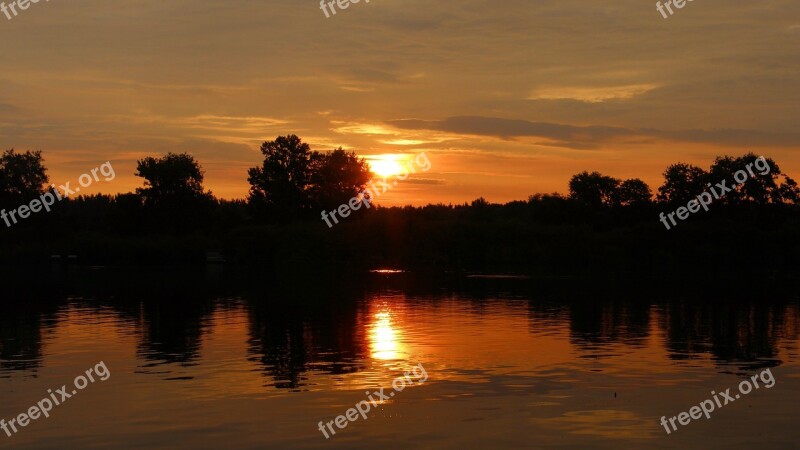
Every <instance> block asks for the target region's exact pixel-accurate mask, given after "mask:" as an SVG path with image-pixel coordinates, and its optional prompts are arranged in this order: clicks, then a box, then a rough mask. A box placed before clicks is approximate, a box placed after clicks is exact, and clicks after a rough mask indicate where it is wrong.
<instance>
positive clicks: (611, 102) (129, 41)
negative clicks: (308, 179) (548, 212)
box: [0, 0, 800, 205]
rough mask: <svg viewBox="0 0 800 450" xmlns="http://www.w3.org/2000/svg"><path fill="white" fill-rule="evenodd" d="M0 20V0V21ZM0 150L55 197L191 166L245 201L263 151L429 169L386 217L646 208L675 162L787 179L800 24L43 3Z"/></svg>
mask: <svg viewBox="0 0 800 450" xmlns="http://www.w3.org/2000/svg"><path fill="white" fill-rule="evenodd" d="M6 2H7V3H8V0H6ZM0 39H2V41H3V42H4V45H3V48H2V56H1V57H0V68H1V69H0V148H3V149H8V148H12V147H13V148H16V149H18V150H42V151H43V153H44V156H45V162H46V165H47V166H48V168H49V173H50V176H51V181H52V182H55V183H63V182H65V181H68V180H76V179H77V178H78V176H79V175H81V174H82V173H84V172H87V171H89V170H90V169H92V168H94V167H97V166H98V165H99V164H101V163H103V162H105V161H107V160H110V161H111V162H112V164H113V165H114V168H115V169H116V172H117V178H116V180H114V181H113V182H110V183H100V184H97V185H95V186H93V190H94V192H98V191H99V192H105V193H115V192H127V191H130V190H132V189H135V188H136V187H137V186H139V185H141V180H140V179H138V178H136V177H134V176H133V173H134V171H135V164H136V160H137V159H139V158H142V157H144V156H147V155H159V154H164V153H166V152H168V151H173V152H184V151H185V152H189V153H191V154H193V155H194V156H195V157H196V158H197V159H198V160H199V161H200V162H201V164H202V165H203V167H204V169H205V171H206V187H207V188H209V189H211V190H212V191H213V192H214V193H215V194H216V195H218V196H220V197H224V198H237V197H244V196H245V195H246V193H247V189H248V184H247V182H246V178H247V175H246V171H247V168H248V167H253V166H256V165H258V164H259V162H260V161H261V159H262V158H261V155H260V153H259V150H258V148H259V145H260V143H261V142H263V141H265V140H271V139H274V138H275V137H276V136H279V135H285V134H297V135H299V136H300V137H301V138H302V139H303V140H304V141H306V142H308V143H310V144H311V146H312V148H313V149H315V150H325V149H331V148H334V147H339V146H342V147H344V148H346V149H351V150H355V151H356V152H357V153H358V154H359V155H362V156H367V157H368V156H370V155H381V154H394V153H411V154H416V153H420V152H425V153H426V154H427V155H428V156H429V158H430V161H431V164H432V168H431V170H430V171H429V172H426V173H421V174H415V175H413V176H411V177H410V178H409V179H408V180H405V181H403V182H401V183H400V184H398V186H397V187H396V188H395V189H393V190H392V191H391V192H389V193H387V194H385V195H384V196H383V197H381V198H380V199H379V202H380V203H383V204H386V205H392V204H425V203H439V202H442V203H451V202H452V203H462V202H465V201H471V200H473V199H475V198H477V197H480V196H484V197H486V198H487V199H488V200H490V201H492V202H504V201H509V200H514V199H525V198H527V197H528V196H529V195H530V194H533V193H536V192H554V191H558V192H566V190H567V181H568V180H569V177H570V176H571V175H572V174H574V173H576V172H579V171H582V170H598V171H601V172H603V173H605V174H607V175H611V176H614V177H617V178H628V177H640V178H642V179H644V180H645V181H647V182H648V183H649V184H650V185H651V187H652V188H653V189H655V188H657V187H658V185H659V184H660V181H661V173H662V172H663V170H664V168H665V167H666V166H667V165H668V164H670V163H673V162H678V161H685V162H692V163H695V164H698V165H701V166H703V167H708V165H709V164H710V163H711V161H712V160H713V157H714V156H715V155H720V154H734V155H740V154H743V153H745V152H748V151H753V152H755V153H758V154H765V155H767V156H771V157H773V158H775V160H776V161H777V162H778V164H780V165H781V168H782V169H783V170H784V171H785V172H788V173H789V174H790V175H791V176H793V177H794V178H796V179H797V178H800V159H798V158H797V155H796V152H797V150H798V149H800V131H798V128H797V120H798V118H800V79H799V78H798V75H797V74H798V73H800V58H799V57H800V3H798V2H797V1H796V0H794V1H790V0H774V1H771V2H770V3H769V4H763V3H761V2H756V1H742V0H731V1H726V2H719V1H717V2H714V1H711V0H697V1H694V2H691V3H687V5H686V6H685V7H684V8H683V9H680V10H677V11H676V14H675V15H674V16H672V17H670V18H668V19H664V18H663V17H662V16H661V14H659V13H658V12H657V11H656V8H655V2H654V1H633V0H617V1H614V2H597V1H590V0H581V1H577V0H536V1H532V0H503V1H498V0H491V1H490V0H458V1H455V0H451V1H438V2H431V1H421V0H371V1H370V3H365V1H361V2H360V3H359V4H354V5H351V6H350V7H349V8H348V9H346V10H340V11H339V12H338V13H337V14H336V15H335V16H333V17H330V18H326V17H325V14H324V13H323V12H322V11H321V10H320V8H319V2H318V1H315V0H282V1H274V0H242V1H213V0H191V1H189V0H172V1H163V0H158V1H156V0H136V1H127V2H121V1H107V0H106V1H100V0H53V1H50V2H47V3H46V2H39V3H37V4H31V6H30V7H29V8H28V9H27V10H26V11H21V12H20V14H19V15H18V16H17V17H14V18H13V20H6V18H5V16H0Z"/></svg>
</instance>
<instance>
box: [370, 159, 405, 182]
mask: <svg viewBox="0 0 800 450" xmlns="http://www.w3.org/2000/svg"><path fill="white" fill-rule="evenodd" d="M365 158H366V160H367V163H369V166H370V169H371V170H372V173H374V174H375V175H378V176H380V177H389V176H392V175H399V174H402V173H404V172H405V171H406V170H407V169H406V168H407V166H408V159H409V156H408V155H396V154H386V155H370V156H366V157H365Z"/></svg>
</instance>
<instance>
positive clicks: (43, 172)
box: [0, 135, 800, 221]
mask: <svg viewBox="0 0 800 450" xmlns="http://www.w3.org/2000/svg"><path fill="white" fill-rule="evenodd" d="M260 150H261V154H262V155H263V157H264V160H263V162H262V164H261V165H259V166H257V167H253V168H251V169H249V170H248V172H247V175H248V177H247V181H248V183H249V184H250V190H249V193H248V196H247V199H246V201H245V202H242V201H241V200H232V201H225V200H218V199H216V198H214V196H213V194H212V192H210V191H206V190H205V188H204V186H203V180H204V172H203V169H202V167H201V165H200V163H199V162H198V161H197V160H196V159H195V158H194V157H193V156H192V155H190V154H188V153H182V154H176V153H168V154H166V155H165V156H162V157H152V156H149V157H146V158H143V159H141V160H138V161H137V164H136V173H135V175H136V176H137V177H140V178H142V179H143V186H142V187H141V188H138V189H136V191H135V192H134V193H128V194H118V195H114V196H105V195H97V196H89V197H82V200H83V201H84V202H89V201H99V202H104V203H112V204H113V203H121V204H128V205H135V206H141V207H144V208H149V209H156V210H163V211H176V210H178V211H181V212H185V211H187V210H199V211H205V212H208V210H210V209H213V208H214V207H215V206H219V205H220V204H224V203H231V204H237V205H240V206H241V205H242V204H246V205H247V212H248V214H249V215H251V216H252V217H253V218H254V219H258V220H265V221H270V220H272V221H286V220H290V219H302V218H316V217H317V214H318V211H320V210H323V209H332V208H335V207H337V206H338V205H341V204H343V203H346V202H347V201H348V200H349V199H350V198H352V197H354V196H356V195H357V194H358V193H360V192H362V191H363V190H364V189H365V187H366V185H367V183H368V182H369V181H370V179H371V178H372V173H371V172H370V168H369V165H368V163H367V162H366V161H365V160H364V159H363V158H359V157H358V156H356V154H355V152H346V151H345V150H343V149H342V148H339V149H336V150H333V151H330V152H318V151H311V149H310V147H309V145H308V144H307V143H304V142H302V140H301V139H300V138H299V137H297V136H296V135H289V136H279V137H278V138H276V139H275V140H273V141H267V142H264V143H263V144H262V145H261V149H260ZM758 158H759V157H758V156H756V155H755V154H753V153H747V154H745V155H743V156H740V157H731V156H719V157H717V158H716V159H715V160H714V162H713V163H712V164H711V167H710V168H709V170H704V169H702V168H700V167H697V166H694V165H691V164H686V163H676V164H672V165H670V166H669V167H667V169H666V170H665V171H664V174H663V175H664V183H663V185H662V186H660V187H659V188H658V190H657V193H656V194H655V195H654V194H653V191H652V190H651V188H650V187H649V186H648V185H647V184H646V183H645V182H644V181H642V180H640V179H637V178H634V179H628V180H620V179H617V178H613V177H610V176H607V175H603V174H601V173H599V172H588V171H585V172H581V173H578V174H576V175H574V176H573V177H572V178H571V179H570V180H569V193H568V195H566V196H562V195H561V194H550V195H542V194H536V195H533V196H531V197H530V198H529V201H530V202H542V201H547V199H559V200H565V201H569V202H574V203H575V204H579V205H582V206H585V207H589V208H595V209H597V208H626V207H629V208H642V207H646V206H650V205H653V204H669V205H675V204H685V203H686V202H687V201H689V200H691V199H693V198H695V197H696V196H697V195H699V194H700V193H701V192H703V191H705V190H706V189H707V186H710V185H711V184H712V183H715V182H719V181H722V180H733V179H734V175H735V173H736V172H737V171H739V170H742V169H743V168H744V167H746V166H747V165H748V164H749V165H751V166H752V164H753V163H754V162H755V161H756V160H757V159H758ZM764 160H765V161H766V163H767V164H768V165H769V168H770V170H769V173H766V174H761V175H757V176H752V177H750V178H748V179H747V180H746V181H745V182H744V183H742V184H741V185H737V186H736V187H735V188H734V189H733V190H732V191H731V192H729V193H728V194H727V195H726V196H725V197H724V198H723V199H721V200H720V202H719V203H720V204H724V205H743V204H751V205H761V206H764V205H769V204H772V205H796V204H798V201H799V200H800V188H798V185H797V182H795V181H794V180H793V179H792V178H790V177H789V176H788V175H786V174H784V173H783V172H782V171H781V169H780V167H779V166H778V164H777V163H776V162H775V161H774V160H773V159H771V158H765V159H764ZM48 183H49V178H48V176H47V169H46V168H45V166H44V161H43V157H42V153H41V151H35V152H31V151H26V152H22V153H18V152H15V151H14V150H13V149H12V150H8V151H5V152H4V153H2V155H0V206H2V207H3V208H6V209H8V208H14V207H16V206H18V205H19V204H22V203H24V202H27V201H28V200H29V199H31V198H35V197H37V196H39V195H41V194H42V193H44V192H45V191H46V190H47V189H49V187H48ZM485 203H487V202H486V200H484V199H482V198H481V199H478V200H476V201H475V202H473V205H481V204H485Z"/></svg>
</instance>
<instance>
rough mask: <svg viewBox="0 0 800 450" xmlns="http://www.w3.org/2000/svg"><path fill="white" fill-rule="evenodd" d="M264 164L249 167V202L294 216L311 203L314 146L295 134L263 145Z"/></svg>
mask: <svg viewBox="0 0 800 450" xmlns="http://www.w3.org/2000/svg"><path fill="white" fill-rule="evenodd" d="M261 154H263V155H264V163H263V164H262V165H261V167H254V168H251V169H250V170H248V172H247V173H248V175H249V176H248V178H247V181H248V182H249V183H250V195H249V199H248V200H249V202H250V204H251V205H255V206H258V207H264V206H266V208H267V210H268V211H270V212H272V213H278V214H290V215H295V214H297V213H298V212H299V211H302V210H304V209H307V208H308V207H309V206H310V205H309V199H308V192H307V190H308V187H309V186H308V185H309V182H310V179H309V178H310V176H309V175H310V174H309V164H310V162H311V148H310V147H309V146H308V144H306V143H304V142H302V141H301V140H300V138H299V137H297V136H296V135H290V136H278V138H276V139H275V140H274V141H268V142H264V143H263V144H261Z"/></svg>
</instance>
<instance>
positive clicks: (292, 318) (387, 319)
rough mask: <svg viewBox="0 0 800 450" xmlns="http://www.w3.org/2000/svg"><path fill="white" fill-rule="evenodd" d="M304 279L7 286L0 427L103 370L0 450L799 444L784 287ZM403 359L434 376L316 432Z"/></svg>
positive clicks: (157, 276) (123, 279)
mask: <svg viewBox="0 0 800 450" xmlns="http://www.w3.org/2000/svg"><path fill="white" fill-rule="evenodd" d="M299 278H300V279H299V280H295V279H294V278H292V279H291V280H289V279H285V278H281V277H278V278H275V277H268V276H266V275H263V276H262V275H261V274H258V273H255V274H252V273H251V274H248V275H246V276H244V275H241V274H230V273H227V274H226V273H222V272H218V271H217V270H214V269H211V270H200V271H198V272H192V273H169V272H165V271H156V272H141V271H127V270H123V271H110V270H107V269H99V268H98V269H91V270H90V269H81V270H72V271H66V272H63V271H59V272H57V273H46V274H42V276H37V277H35V278H33V279H32V280H28V279H15V280H12V281H8V282H7V283H6V289H4V293H3V298H2V306H3V311H2V315H0V392H2V401H0V418H4V419H5V420H6V421H9V420H10V419H12V418H15V417H17V416H18V415H19V414H20V413H23V412H25V411H28V409H29V408H30V407H31V406H33V405H36V404H37V402H39V401H40V400H42V399H43V398H45V397H48V395H49V394H48V389H53V390H54V391H55V389H57V388H60V387H61V386H62V385H67V386H68V387H69V389H74V388H73V380H74V379H75V377H77V376H79V375H81V374H85V373H86V371H87V370H88V369H90V368H95V367H96V365H97V364H98V363H99V362H101V361H102V362H103V363H104V365H105V366H106V367H107V368H108V371H109V372H110V376H109V377H108V378H107V379H106V380H105V381H101V380H100V379H99V377H97V376H96V375H95V378H97V379H96V381H95V382H94V383H89V384H88V385H87V386H86V387H85V388H84V389H83V390H80V391H79V392H77V394H75V395H74V396H72V397H71V398H70V399H68V400H66V402H65V403H63V404H62V405H60V406H55V407H54V408H53V409H52V411H50V413H49V414H50V417H49V418H44V417H40V418H39V419H37V420H35V421H32V422H31V423H30V424H29V425H27V426H26V427H24V428H19V432H18V433H16V434H13V435H12V436H11V437H8V436H6V434H5V433H3V432H1V431H0V448H54V449H55V448H131V449H133V448H137V449H138V448H164V449H174V448H187V449H189V448H191V449H194V448H226V449H240V448H242V449H243V448H253V449H255V448H381V447H383V448H409V447H411V448H445V449H447V448H453V449H465V448H541V449H595V448H596V449H627V448H630V449H640V448H656V449H660V448H664V449H667V448H676V449H695V448H697V449H700V448H704V449H705V448H730V449H738V448H741V449H751V448H769V449H790V448H797V444H796V442H797V438H798V432H797V429H798V428H797V425H796V422H797V419H798V415H799V414H798V407H797V404H798V401H800V365H799V364H798V362H800V358H799V356H800V354H799V353H798V337H799V333H800V328H798V324H800V320H798V319H800V307H799V306H800V302H798V295H797V290H796V289H791V288H789V287H788V286H786V285H785V284H781V283H776V282H767V281H763V280H742V281H741V282H740V283H739V284H737V285H736V286H728V287H726V288H724V289H722V288H719V287H715V288H713V289H712V288H710V287H708V286H706V285H704V284H703V282H702V280H698V281H694V282H692V284H691V285H689V284H685V283H677V284H675V283H664V285H663V286H661V285H657V284H655V283H644V282H640V283H636V285H635V286H634V285H633V284H632V283H631V282H630V280H628V281H626V280H618V281H609V282H606V283H601V284H586V283H576V282H574V281H571V280H560V281H537V280H524V279H514V278H505V277H501V278H488V279H487V278H480V277H477V278H475V277H473V278H463V277H455V276H446V277H445V276H443V277H441V278H435V279H434V280H433V281H432V280H430V279H427V280H415V279H412V277H411V276H410V275H408V274H355V275H349V276H347V277H345V278H344V279H342V278H334V277H329V278H328V279H320V278H313V279H312V278H311V277H309V278H306V279H304V278H303V277H302V276H300V277H299ZM45 280H49V281H45ZM54 280H55V281H54ZM682 284H683V285H682ZM412 367H417V368H418V369H419V368H422V369H423V370H424V372H425V378H427V379H426V380H425V381H424V382H423V383H420V381H421V378H422V377H418V378H416V379H415V380H416V382H415V383H414V384H413V385H409V386H407V387H405V388H404V389H403V390H402V391H401V392H399V391H398V392H396V395H395V396H393V397H392V398H391V399H389V400H385V401H383V402H382V403H381V404H380V405H379V406H376V407H374V408H373V409H372V411H371V412H370V413H369V415H368V418H367V419H366V420H365V419H363V418H362V417H360V416H359V417H358V419H357V420H356V421H354V422H352V423H349V424H348V425H347V427H346V428H344V429H338V428H335V425H333V427H334V429H335V430H336V435H334V436H331V437H330V438H329V439H327V440H326V439H325V437H324V436H323V434H322V432H321V431H320V430H319V428H318V424H319V422H320V421H324V422H328V421H331V420H334V419H335V418H336V416H338V415H342V414H345V413H346V411H347V410H348V409H349V408H352V407H353V406H354V405H355V404H356V403H358V402H361V401H362V400H366V399H367V391H369V392H373V391H377V390H378V389H379V388H382V387H383V388H385V389H386V390H390V389H391V386H392V382H393V380H394V379H395V378H396V377H402V376H403V374H404V372H406V371H408V370H410V369H411V368H412ZM765 369H769V370H770V373H771V374H772V375H773V376H774V380H775V384H774V386H773V387H771V388H767V387H766V386H763V385H764V384H765V383H763V382H762V383H761V384H762V387H760V388H759V389H756V390H753V391H752V392H751V393H750V394H748V395H746V396H742V397H741V398H740V399H738V400H736V401H735V402H733V403H730V404H728V405H724V406H723V407H721V408H718V409H717V410H716V411H714V412H713V413H711V418H710V419H706V418H705V417H703V418H701V419H698V420H693V421H692V422H691V423H689V424H688V425H686V426H680V427H679V428H678V430H677V431H672V432H671V434H669V435H667V433H666V432H665V429H664V428H663V427H662V425H661V424H660V423H659V420H660V418H661V417H662V416H667V417H672V416H677V415H678V414H679V413H680V412H682V411H689V409H690V408H691V407H693V406H695V405H698V404H699V403H700V402H702V401H704V400H706V399H708V398H710V397H711V391H712V390H713V391H715V392H721V391H724V390H725V389H727V388H732V389H731V393H734V392H738V388H737V386H738V385H739V383H740V382H741V381H742V380H744V379H747V378H749V377H751V376H752V375H755V374H760V373H761V372H762V371H763V370H765ZM97 373H98V372H95V374H97ZM420 373H421V372H420ZM323 426H324V425H323Z"/></svg>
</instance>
